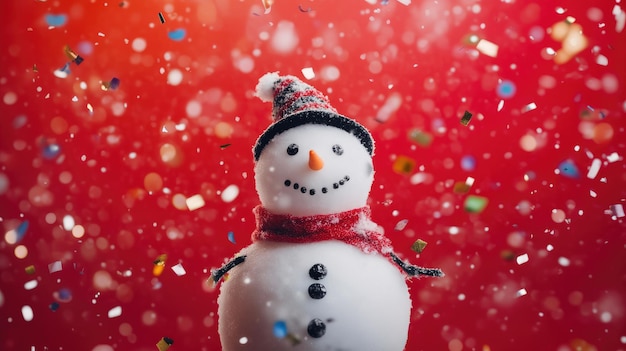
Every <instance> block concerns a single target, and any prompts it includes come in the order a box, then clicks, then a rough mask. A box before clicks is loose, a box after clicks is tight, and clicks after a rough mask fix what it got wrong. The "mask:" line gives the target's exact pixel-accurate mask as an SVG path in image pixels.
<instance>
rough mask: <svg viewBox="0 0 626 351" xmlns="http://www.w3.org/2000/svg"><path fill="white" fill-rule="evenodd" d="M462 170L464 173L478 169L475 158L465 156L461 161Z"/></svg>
mask: <svg viewBox="0 0 626 351" xmlns="http://www.w3.org/2000/svg"><path fill="white" fill-rule="evenodd" d="M461 169H463V170H464V171H473V170H474V169H476V159H475V158H474V156H463V158H462V159H461Z"/></svg>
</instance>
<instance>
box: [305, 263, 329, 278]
mask: <svg viewBox="0 0 626 351" xmlns="http://www.w3.org/2000/svg"><path fill="white" fill-rule="evenodd" d="M326 274H328V271H327V270H326V266H324V265H323V264H321V263H316V264H314V265H313V267H311V269H309V276H310V277H311V278H313V279H315V280H320V279H322V278H324V277H325V276H326Z"/></svg>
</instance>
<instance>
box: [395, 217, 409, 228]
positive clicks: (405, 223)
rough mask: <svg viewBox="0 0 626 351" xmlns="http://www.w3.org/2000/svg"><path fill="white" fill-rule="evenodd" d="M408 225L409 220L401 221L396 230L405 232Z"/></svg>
mask: <svg viewBox="0 0 626 351" xmlns="http://www.w3.org/2000/svg"><path fill="white" fill-rule="evenodd" d="M407 223H409V220H408V219H403V220H401V221H399V222H398V223H396V226H395V228H394V229H395V230H403V229H404V228H405V227H406V225H407Z"/></svg>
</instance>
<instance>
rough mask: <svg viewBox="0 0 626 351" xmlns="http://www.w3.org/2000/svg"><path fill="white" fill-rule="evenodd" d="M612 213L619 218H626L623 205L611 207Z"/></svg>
mask: <svg viewBox="0 0 626 351" xmlns="http://www.w3.org/2000/svg"><path fill="white" fill-rule="evenodd" d="M610 209H611V213H613V215H614V216H615V217H617V218H622V217H624V206H622V204H615V205H611V207H610Z"/></svg>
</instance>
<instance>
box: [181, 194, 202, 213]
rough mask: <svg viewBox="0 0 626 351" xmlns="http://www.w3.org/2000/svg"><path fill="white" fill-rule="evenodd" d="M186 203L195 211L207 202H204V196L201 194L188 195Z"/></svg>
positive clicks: (190, 209)
mask: <svg viewBox="0 0 626 351" xmlns="http://www.w3.org/2000/svg"><path fill="white" fill-rule="evenodd" d="M185 203H186V204H187V208H189V211H195V210H197V209H199V208H202V207H204V205H205V204H206V203H205V202H204V198H203V197H202V195H200V194H196V195H194V196H191V197H188V198H187V199H186V200H185Z"/></svg>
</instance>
